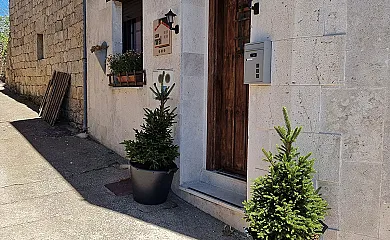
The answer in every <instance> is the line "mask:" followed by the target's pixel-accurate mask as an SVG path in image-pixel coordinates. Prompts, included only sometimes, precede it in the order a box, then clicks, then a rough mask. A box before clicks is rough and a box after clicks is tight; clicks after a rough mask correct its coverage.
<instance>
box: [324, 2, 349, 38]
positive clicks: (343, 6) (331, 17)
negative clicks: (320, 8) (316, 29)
mask: <svg viewBox="0 0 390 240" xmlns="http://www.w3.org/2000/svg"><path fill="white" fill-rule="evenodd" d="M324 10H325V14H324V15H325V29H324V34H325V35H331V34H341V33H346V31H347V0H324Z"/></svg>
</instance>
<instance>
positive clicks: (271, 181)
mask: <svg viewBox="0 0 390 240" xmlns="http://www.w3.org/2000/svg"><path fill="white" fill-rule="evenodd" d="M283 115H284V120H285V124H286V128H285V127H281V126H278V127H275V130H276V132H277V133H278V134H279V136H280V139H281V141H282V145H281V146H277V152H278V153H277V155H275V156H274V155H273V154H272V153H271V152H267V151H266V150H264V149H262V151H263V153H264V155H265V157H266V158H265V159H264V161H266V162H268V163H270V167H269V174H268V175H267V176H261V177H258V178H257V179H256V180H255V181H254V184H253V186H252V198H251V199H250V200H249V201H246V202H244V209H245V220H246V221H247V222H249V227H248V228H247V230H248V232H249V234H251V235H252V237H253V238H254V239H259V240H312V239H315V238H316V237H318V236H317V235H318V233H319V232H320V231H321V228H322V224H321V223H320V220H323V219H324V217H325V215H326V210H327V203H326V201H325V200H323V199H322V198H321V196H320V194H319V193H318V190H317V191H316V190H315V189H314V186H313V182H312V179H313V174H314V173H315V170H314V168H313V165H314V161H315V159H309V157H310V155H311V153H309V154H307V155H306V156H300V153H299V152H298V148H295V147H293V143H294V142H295V140H296V139H297V137H298V135H299V133H300V132H301V130H302V127H297V128H295V129H294V130H292V129H291V124H290V121H289V118H288V114H287V110H286V108H283Z"/></svg>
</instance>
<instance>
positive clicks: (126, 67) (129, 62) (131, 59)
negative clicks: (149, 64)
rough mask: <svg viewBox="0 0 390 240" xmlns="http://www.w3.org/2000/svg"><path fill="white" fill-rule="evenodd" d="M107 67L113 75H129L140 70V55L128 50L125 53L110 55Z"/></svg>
mask: <svg viewBox="0 0 390 240" xmlns="http://www.w3.org/2000/svg"><path fill="white" fill-rule="evenodd" d="M107 62H108V65H109V67H110V70H111V74H113V75H121V74H131V73H133V72H136V71H141V70H142V53H137V52H135V51H133V50H129V51H127V52H125V53H118V54H114V55H110V56H108V58H107Z"/></svg>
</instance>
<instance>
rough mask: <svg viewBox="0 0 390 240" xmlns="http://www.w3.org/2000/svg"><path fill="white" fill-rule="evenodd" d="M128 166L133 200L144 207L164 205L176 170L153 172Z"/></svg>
mask: <svg viewBox="0 0 390 240" xmlns="http://www.w3.org/2000/svg"><path fill="white" fill-rule="evenodd" d="M130 166H131V167H130V171H131V184H132V187H133V197H134V200H135V201H136V202H138V203H141V204H145V205H157V204H161V203H164V202H165V201H166V200H167V197H168V193H169V190H170V189H171V184H172V179H173V175H174V174H175V172H176V171H177V168H176V169H173V170H171V171H154V170H146V169H142V168H140V167H138V166H135V165H133V164H131V165H130Z"/></svg>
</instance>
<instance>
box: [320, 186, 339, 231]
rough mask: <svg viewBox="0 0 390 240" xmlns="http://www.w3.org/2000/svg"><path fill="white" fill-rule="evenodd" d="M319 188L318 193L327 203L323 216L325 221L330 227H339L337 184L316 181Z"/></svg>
mask: <svg viewBox="0 0 390 240" xmlns="http://www.w3.org/2000/svg"><path fill="white" fill-rule="evenodd" d="M317 183H318V187H320V188H321V190H320V194H321V195H322V197H323V198H324V199H325V200H326V202H327V203H328V208H329V210H328V211H327V216H326V217H325V223H326V225H328V226H329V227H330V228H332V229H339V215H340V214H339V200H340V199H339V194H340V191H339V184H338V183H331V182H326V181H318V182H317Z"/></svg>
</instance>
